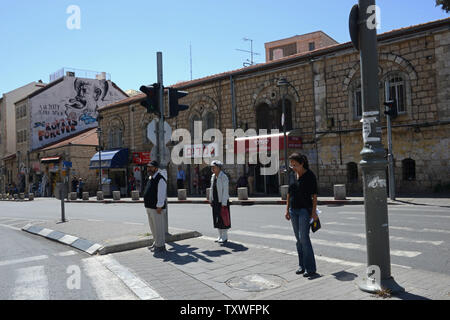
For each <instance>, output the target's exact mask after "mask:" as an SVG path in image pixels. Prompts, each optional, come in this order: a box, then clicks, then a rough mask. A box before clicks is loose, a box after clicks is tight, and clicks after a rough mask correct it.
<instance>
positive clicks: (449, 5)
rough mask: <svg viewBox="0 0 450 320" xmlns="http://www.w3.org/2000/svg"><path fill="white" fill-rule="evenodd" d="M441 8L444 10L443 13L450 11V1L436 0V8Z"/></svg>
mask: <svg viewBox="0 0 450 320" xmlns="http://www.w3.org/2000/svg"><path fill="white" fill-rule="evenodd" d="M438 6H442V10H445V12H447V13H448V12H449V11H450V0H436V7H438Z"/></svg>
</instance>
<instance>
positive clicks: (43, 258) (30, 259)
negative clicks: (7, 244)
mask: <svg viewBox="0 0 450 320" xmlns="http://www.w3.org/2000/svg"><path fill="white" fill-rule="evenodd" d="M45 259H48V256H46V255H42V256H35V257H28V258H22V259H14V260H4V261H0V267H2V266H9V265H12V264H18V263H26V262H34V261H39V260H45Z"/></svg>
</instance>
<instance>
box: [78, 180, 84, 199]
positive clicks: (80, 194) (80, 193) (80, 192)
mask: <svg viewBox="0 0 450 320" xmlns="http://www.w3.org/2000/svg"><path fill="white" fill-rule="evenodd" d="M83 189H84V182H83V179H82V178H80V179H79V180H78V198H80V199H83Z"/></svg>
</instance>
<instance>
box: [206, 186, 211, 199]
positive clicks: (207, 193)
mask: <svg viewBox="0 0 450 320" xmlns="http://www.w3.org/2000/svg"><path fill="white" fill-rule="evenodd" d="M209 190H211V188H206V200H209Z"/></svg>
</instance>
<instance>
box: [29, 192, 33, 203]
mask: <svg viewBox="0 0 450 320" xmlns="http://www.w3.org/2000/svg"><path fill="white" fill-rule="evenodd" d="M33 200H34V193H30V194H28V201H33Z"/></svg>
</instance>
